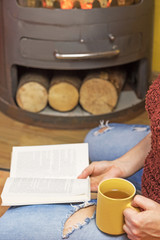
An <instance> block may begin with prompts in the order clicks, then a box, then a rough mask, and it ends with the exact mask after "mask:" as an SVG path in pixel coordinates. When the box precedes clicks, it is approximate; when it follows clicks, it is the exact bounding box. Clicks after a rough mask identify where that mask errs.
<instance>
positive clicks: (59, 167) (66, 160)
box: [10, 143, 89, 178]
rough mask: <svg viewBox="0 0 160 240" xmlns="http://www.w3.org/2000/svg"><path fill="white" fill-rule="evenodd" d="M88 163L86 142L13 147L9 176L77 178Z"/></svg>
mask: <svg viewBox="0 0 160 240" xmlns="http://www.w3.org/2000/svg"><path fill="white" fill-rule="evenodd" d="M88 164H89V156H88V144H87V143H78V144H61V145H45V146H44V145H43V146H27V147H13V152H12V160H11V173H10V176H11V177H19V178H20V177H25V178H27V177H28V178H29V177H31V178H32V177H35V178H77V176H78V175H79V174H80V173H81V172H82V170H83V169H84V168H86V167H87V166H88Z"/></svg>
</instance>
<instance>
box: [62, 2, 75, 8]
mask: <svg viewBox="0 0 160 240" xmlns="http://www.w3.org/2000/svg"><path fill="white" fill-rule="evenodd" d="M60 5H61V9H72V8H73V1H72V0H62V1H60Z"/></svg>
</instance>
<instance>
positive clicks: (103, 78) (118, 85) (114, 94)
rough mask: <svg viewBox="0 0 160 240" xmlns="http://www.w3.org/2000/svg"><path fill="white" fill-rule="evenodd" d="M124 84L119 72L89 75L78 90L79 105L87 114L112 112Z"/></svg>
mask: <svg viewBox="0 0 160 240" xmlns="http://www.w3.org/2000/svg"><path fill="white" fill-rule="evenodd" d="M124 82H125V74H124V73H122V72H120V71H114V72H112V71H110V72H97V73H91V74H89V75H88V76H86V78H85V79H84V81H83V84H82V85H81V88H80V104H81V106H82V107H83V109H84V110H86V111H87V112H89V113H91V114H94V115H99V114H106V113H109V112H112V111H113V109H114V108H115V107H116V105H117V102H118V98H119V94H120V92H121V89H122V87H123V85H124Z"/></svg>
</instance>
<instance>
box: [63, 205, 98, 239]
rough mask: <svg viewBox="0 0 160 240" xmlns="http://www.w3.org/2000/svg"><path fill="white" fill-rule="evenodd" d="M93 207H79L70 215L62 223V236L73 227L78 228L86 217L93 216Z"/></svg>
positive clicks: (94, 207)
mask: <svg viewBox="0 0 160 240" xmlns="http://www.w3.org/2000/svg"><path fill="white" fill-rule="evenodd" d="M95 209H96V206H95V205H92V206H88V207H84V208H81V209H79V210H78V211H77V212H75V213H74V214H73V215H71V216H70V217H69V218H68V219H67V221H66V222H65V224H64V229H63V236H66V235H67V234H68V233H70V232H72V231H73V229H78V228H79V226H80V225H84V224H85V220H86V219H88V218H92V217H93V215H94V212H95Z"/></svg>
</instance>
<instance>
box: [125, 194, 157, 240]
mask: <svg viewBox="0 0 160 240" xmlns="http://www.w3.org/2000/svg"><path fill="white" fill-rule="evenodd" d="M132 205H133V206H134V207H140V208H141V209H143V210H144V211H142V212H139V213H138V212H137V211H135V210H133V209H131V208H127V209H125V210H124V216H125V224H124V227H123V229H124V231H125V232H126V233H127V236H128V238H129V239H131V240H158V239H160V204H158V203H157V202H154V201H153V200H151V199H148V198H146V197H143V196H140V195H137V196H136V197H135V198H134V200H133V202H132Z"/></svg>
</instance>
